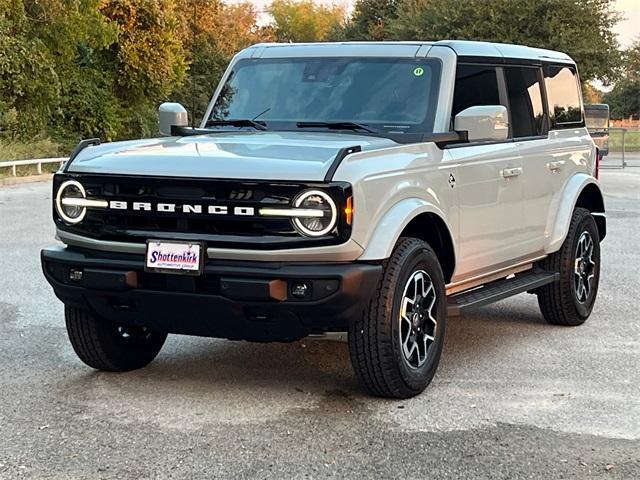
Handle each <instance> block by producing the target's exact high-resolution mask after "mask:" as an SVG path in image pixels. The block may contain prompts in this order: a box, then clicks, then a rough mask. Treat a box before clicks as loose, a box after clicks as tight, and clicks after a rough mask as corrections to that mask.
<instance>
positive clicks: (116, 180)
mask: <svg viewBox="0 0 640 480" xmlns="http://www.w3.org/2000/svg"><path fill="white" fill-rule="evenodd" d="M69 179H74V180H77V181H79V182H80V183H82V185H83V186H84V187H85V189H86V191H87V197H88V198H97V199H104V200H107V201H117V202H126V204H127V205H128V206H129V207H130V206H132V205H133V204H134V203H138V204H151V205H154V206H156V205H157V204H159V203H161V204H168V205H174V206H175V211H174V212H171V211H166V212H157V211H146V210H144V209H140V210H132V209H131V208H127V209H113V208H109V209H104V210H103V209H89V210H88V211H87V214H86V216H85V218H84V220H83V221H82V222H81V223H79V224H76V225H68V224H66V223H65V222H63V221H62V219H60V218H59V217H58V215H57V213H56V212H55V209H54V219H55V221H56V225H57V226H58V228H60V229H62V230H65V231H67V232H70V233H75V234H79V235H83V236H89V237H91V238H95V239H99V240H111V241H126V242H140V243H144V242H146V240H148V239H177V240H181V239H184V240H194V241H204V242H206V243H207V245H208V246H219V247H226V248H251V249H277V248H292V247H303V246H309V245H328V244H337V243H343V242H345V241H346V240H347V239H348V238H349V236H350V234H351V231H350V227H349V225H347V224H346V219H345V218H342V217H344V215H343V214H342V213H341V214H340V217H341V218H339V219H338V223H337V227H336V228H335V229H334V231H333V232H330V233H329V234H327V235H326V236H324V237H321V238H319V239H315V238H308V237H303V236H302V235H300V234H299V233H298V232H297V231H296V230H295V229H294V227H293V225H292V223H291V221H290V220H289V219H288V218H272V217H261V216H258V215H257V213H256V214H254V215H215V214H209V213H207V212H208V211H207V209H208V208H209V207H210V206H215V207H216V208H221V207H224V208H226V209H227V211H229V212H234V211H235V209H236V208H240V209H247V208H249V209H251V208H252V209H253V211H254V212H258V209H259V208H261V207H267V206H268V207H289V206H291V204H292V201H293V199H294V198H295V197H296V196H297V195H298V194H299V193H300V192H302V191H304V190H306V189H308V188H320V189H323V190H325V191H327V192H328V193H330V195H331V196H332V197H333V198H334V200H335V202H336V204H337V205H339V206H340V205H345V203H346V198H347V197H348V196H349V195H350V187H349V185H347V184H344V183H332V184H313V185H312V184H295V183H281V182H249V181H243V180H235V181H234V180H215V179H214V180H208V179H207V180H205V179H184V178H168V177H137V176H110V175H72V174H56V176H55V177H54V187H53V188H54V196H55V192H56V191H57V188H58V186H59V185H60V184H61V183H62V182H63V181H65V180H69ZM185 205H188V206H191V207H194V206H200V208H201V209H202V211H203V213H196V212H193V211H192V210H191V209H189V210H188V211H187V212H184V211H183V206H185ZM185 208H186V207H185ZM339 210H342V209H339Z"/></svg>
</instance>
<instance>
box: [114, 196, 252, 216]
mask: <svg viewBox="0 0 640 480" xmlns="http://www.w3.org/2000/svg"><path fill="white" fill-rule="evenodd" d="M203 207H204V206H203V205H201V204H187V203H185V204H183V205H179V204H176V203H158V204H155V205H153V204H152V203H150V202H133V203H132V205H131V206H130V205H129V202H123V201H119V200H111V201H110V202H109V208H110V209H111V210H134V211H146V212H151V211H155V212H160V213H175V212H181V213H195V214H208V215H229V214H230V209H229V207H227V206H225V205H207V206H206V209H205V208H203ZM232 212H233V213H232V214H233V215H239V216H251V215H255V208H253V207H234V208H233V210H232Z"/></svg>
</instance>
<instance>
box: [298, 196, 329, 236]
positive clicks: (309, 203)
mask: <svg viewBox="0 0 640 480" xmlns="http://www.w3.org/2000/svg"><path fill="white" fill-rule="evenodd" d="M293 205H294V207H296V208H302V209H305V210H317V211H318V213H321V214H322V215H317V216H312V217H296V218H294V219H293V225H294V226H295V227H296V229H298V231H299V232H301V233H303V234H304V235H308V236H310V237H321V236H322V235H326V234H327V233H329V232H330V231H331V230H333V227H335V225H336V221H337V220H338V210H337V208H336V204H335V202H334V201H333V199H332V198H331V197H330V196H329V195H327V194H326V193H325V192H322V191H320V190H308V191H306V192H303V193H302V194H301V195H300V196H298V198H296V200H295V201H294V204H293Z"/></svg>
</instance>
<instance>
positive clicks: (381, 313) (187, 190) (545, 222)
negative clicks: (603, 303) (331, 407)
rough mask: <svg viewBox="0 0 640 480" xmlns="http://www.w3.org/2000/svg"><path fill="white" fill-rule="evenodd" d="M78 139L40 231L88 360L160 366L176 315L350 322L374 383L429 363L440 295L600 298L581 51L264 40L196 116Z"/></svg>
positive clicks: (215, 328) (290, 325)
mask: <svg viewBox="0 0 640 480" xmlns="http://www.w3.org/2000/svg"><path fill="white" fill-rule="evenodd" d="M160 130H161V132H162V133H164V134H165V135H166V136H165V137H164V138H157V139H144V140H139V141H126V142H115V143H105V144H100V141H99V140H96V139H92V140H85V141H83V142H81V143H80V145H78V147H77V148H76V150H75V151H74V152H73V153H72V155H71V157H70V158H69V160H68V161H67V162H66V164H65V166H64V167H63V168H61V170H60V171H59V172H58V173H57V174H56V175H55V177H54V181H53V217H54V221H55V224H56V227H57V237H58V239H59V240H61V241H62V242H63V243H64V246H58V247H52V248H47V249H45V250H43V251H42V255H41V256H42V266H43V270H44V274H45V276H46V278H47V280H48V281H49V283H50V284H51V285H52V286H53V289H54V291H55V293H56V295H57V297H58V298H59V299H60V300H62V302H64V304H65V316H66V325H67V329H68V333H69V338H70V340H71V343H72V345H73V347H74V349H75V351H76V353H77V354H78V356H79V357H80V358H81V359H82V361H84V362H85V363H86V364H87V365H89V366H91V367H93V368H97V369H100V370H108V371H128V370H133V369H137V368H141V367H143V366H145V365H147V364H148V363H149V362H151V361H152V360H153V358H154V357H155V356H156V355H157V354H158V352H159V350H160V348H161V347H162V345H163V343H164V341H165V339H166V337H167V334H168V333H177V334H188V335H201V336H210V337H221V338H228V339H244V340H249V341H294V340H297V339H300V338H302V337H305V336H308V335H313V334H327V333H330V332H348V340H349V349H350V353H351V359H352V363H353V367H354V370H355V372H356V375H357V377H358V379H359V380H360V381H361V383H362V385H363V386H364V387H365V388H366V389H367V390H368V391H369V392H371V393H372V394H375V395H380V396H387V397H396V398H406V397H411V396H413V395H416V394H418V393H420V392H422V391H423V390H424V389H425V387H426V386H427V385H428V384H429V382H430V381H431V379H432V378H433V376H434V374H435V371H436V368H437V365H438V362H439V359H440V354H441V351H442V346H443V342H444V336H445V329H446V323H447V316H448V315H449V316H451V315H456V314H458V313H459V312H461V311H463V310H465V309H467V308H470V307H475V306H478V305H484V304H487V303H489V302H494V301H497V300H500V299H503V298H505V297H508V296H511V295H515V294H518V293H522V292H529V293H533V294H536V295H537V297H538V303H539V305H540V309H541V311H542V315H543V316H544V318H545V319H546V320H547V321H548V322H549V323H552V324H557V325H579V324H581V323H583V322H584V321H585V320H586V319H587V317H589V314H590V313H591V310H592V308H593V304H594V301H595V298H596V293H597V290H598V279H599V272H600V241H601V240H602V239H603V238H604V236H605V233H606V219H605V216H604V202H603V196H602V193H601V190H600V187H599V185H598V181H597V176H598V155H599V154H598V151H597V148H596V146H595V144H594V142H593V141H592V139H591V137H590V136H589V134H588V131H587V129H586V128H585V125H584V109H583V106H582V100H581V91H580V82H579V79H578V73H577V70H576V65H575V63H574V62H573V61H572V60H571V58H569V57H568V56H567V55H565V54H563V53H558V52H553V51H547V50H539V49H535V48H528V47H523V46H515V45H502V44H491V43H480V42H464V41H439V42H431V43H429V42H397V43H332V44H328V43H325V44H259V45H255V46H252V47H250V48H247V49H246V50H243V51H241V52H240V53H239V54H238V55H236V57H235V58H234V59H233V61H232V62H231V64H230V66H229V68H228V69H227V71H226V73H225V74H224V76H223V78H222V80H221V82H220V85H219V86H218V87H217V89H216V91H215V92H214V94H213V98H212V100H211V103H210V105H209V107H208V110H207V112H206V115H205V116H204V120H203V121H202V124H201V125H200V126H199V128H189V127H187V114H186V111H185V110H184V108H182V107H181V106H180V105H178V104H163V105H162V106H161V107H160Z"/></svg>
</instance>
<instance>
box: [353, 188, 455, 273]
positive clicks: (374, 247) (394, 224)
mask: <svg viewBox="0 0 640 480" xmlns="http://www.w3.org/2000/svg"><path fill="white" fill-rule="evenodd" d="M423 213H431V214H434V215H437V216H438V217H439V218H440V219H441V220H442V221H443V222H444V223H445V225H448V223H447V221H446V216H445V215H444V213H443V212H442V210H440V209H439V208H438V207H437V206H436V205H434V204H432V203H430V202H427V201H425V200H422V199H420V198H407V199H404V200H402V201H400V202H398V203H396V204H395V205H394V206H393V207H391V208H390V209H389V210H388V211H387V212H386V213H385V214H384V216H383V217H382V220H381V221H380V222H378V225H377V226H376V229H375V230H374V232H373V234H372V235H371V237H370V238H369V241H368V242H367V245H366V247H365V251H364V252H363V254H362V255H361V256H360V258H359V260H364V261H373V260H384V259H386V258H389V257H390V256H391V252H392V251H393V248H394V247H395V245H396V243H397V242H398V239H399V238H400V235H401V234H402V231H403V230H404V229H405V228H406V226H407V225H408V224H409V223H410V222H411V221H412V220H413V219H414V218H416V217H417V216H418V215H421V214H423ZM449 233H451V232H449ZM451 241H452V243H453V246H454V251H456V246H455V241H454V239H453V237H452V238H451Z"/></svg>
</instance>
